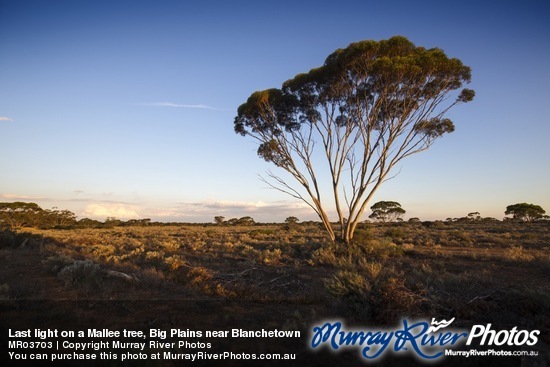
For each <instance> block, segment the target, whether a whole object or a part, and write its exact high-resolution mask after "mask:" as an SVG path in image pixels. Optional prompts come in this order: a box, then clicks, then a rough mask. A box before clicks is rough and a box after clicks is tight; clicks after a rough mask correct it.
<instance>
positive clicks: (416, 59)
mask: <svg viewBox="0 0 550 367" xmlns="http://www.w3.org/2000/svg"><path fill="white" fill-rule="evenodd" d="M470 78H471V72H470V68H469V67H468V66H465V65H463V63H462V62H461V61H460V60H458V59H456V58H449V57H447V56H446V54H445V53H444V52H443V51H442V50H441V49H438V48H432V49H426V48H423V47H417V46H415V45H414V44H413V43H412V42H410V41H409V40H408V39H406V38H405V37H401V36H397V37H392V38H390V39H388V40H382V41H362V42H357V43H352V44H350V45H349V46H348V47H347V48H345V49H338V50H336V51H335V52H333V53H332V54H331V55H329V56H328V58H327V59H326V61H325V63H324V65H323V66H321V67H318V68H315V69H312V70H310V71H309V72H307V73H303V74H299V75H296V76H295V77H294V78H293V79H290V80H288V81H286V82H285V83H284V84H283V85H282V87H281V88H280V89H278V88H274V89H267V90H263V91H258V92H254V93H252V95H251V96H250V97H249V98H248V100H247V101H246V102H245V103H244V104H242V105H241V106H240V107H239V109H238V114H237V116H236V117H235V121H234V127H235V132H237V133H238V134H241V135H243V136H244V135H248V136H251V137H253V138H254V139H256V140H257V141H258V143H259V147H258V155H259V156H260V157H262V158H263V159H265V160H266V161H268V162H271V163H273V164H275V166H277V167H279V168H281V169H283V170H284V171H286V172H287V173H288V174H290V176H291V179H290V180H288V179H285V178H283V177H282V176H279V175H276V174H274V173H271V172H269V173H268V175H269V178H268V179H265V181H266V182H267V183H268V184H270V185H271V186H272V187H273V188H276V189H278V190H280V191H282V192H284V193H287V194H289V195H291V196H293V197H295V198H298V199H300V200H302V201H304V202H305V203H307V204H308V205H309V206H310V207H311V208H312V209H313V210H314V211H315V212H316V213H317V215H318V216H319V218H320V219H321V221H322V223H323V225H324V228H325V229H326V231H327V233H328V235H329V236H330V238H331V240H333V241H335V240H340V241H343V242H345V243H350V242H351V241H352V239H353V233H354V231H355V229H356V227H357V224H358V223H359V222H360V221H361V216H362V215H363V213H364V211H365V209H366V208H367V205H368V203H369V201H370V200H371V199H372V197H373V195H374V193H375V192H376V190H377V189H378V188H379V187H380V185H381V184H382V183H383V182H384V181H386V180H388V179H389V178H391V176H390V172H391V171H392V168H394V167H395V165H396V164H397V163H399V162H400V161H401V160H402V159H404V158H406V157H408V156H410V155H412V154H415V153H418V152H421V151H424V150H426V149H428V148H429V147H430V146H431V145H432V144H433V142H434V141H435V140H436V139H437V138H439V137H441V136H442V135H444V134H446V133H450V132H452V131H454V124H453V122H452V121H451V120H450V119H449V118H448V117H447V112H448V111H449V109H450V108H452V107H453V106H455V105H457V104H459V103H463V102H469V101H471V100H472V99H473V97H474V91H472V90H470V89H462V86H463V84H464V83H469V82H470ZM327 177H328V178H327ZM289 181H295V182H294V184H292V182H289ZM295 184H297V185H295ZM325 185H326V186H325ZM327 193H329V194H328V196H330V197H331V198H332V199H331V200H330V201H331V203H330V204H327V202H326V201H325V200H326V198H325V196H327ZM331 210H332V211H335V212H336V215H337V216H338V223H339V228H337V229H336V230H335V228H334V227H333V226H332V224H331V220H330V218H329V211H331ZM337 227H338V226H337Z"/></svg>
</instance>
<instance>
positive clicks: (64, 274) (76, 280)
mask: <svg viewBox="0 0 550 367" xmlns="http://www.w3.org/2000/svg"><path fill="white" fill-rule="evenodd" d="M57 277H58V278H59V280H61V281H62V282H63V283H65V285H71V286H76V287H82V288H93V287H96V286H98V285H99V284H100V283H101V278H100V268H99V265H97V264H95V263H94V262H92V261H91V260H78V261H75V262H74V263H73V264H71V265H68V266H65V267H64V268H63V269H61V271H60V272H59V274H57Z"/></svg>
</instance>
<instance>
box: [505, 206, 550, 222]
mask: <svg viewBox="0 0 550 367" xmlns="http://www.w3.org/2000/svg"><path fill="white" fill-rule="evenodd" d="M545 213H546V211H545V210H544V209H542V207H540V206H539V205H535V204H527V203H520V204H514V205H508V206H507V207H506V211H505V212H504V214H506V215H512V216H513V218H514V219H518V220H522V221H526V222H531V221H534V220H537V219H541V218H543V217H544V214H545Z"/></svg>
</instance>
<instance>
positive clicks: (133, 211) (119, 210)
mask: <svg viewBox="0 0 550 367" xmlns="http://www.w3.org/2000/svg"><path fill="white" fill-rule="evenodd" d="M83 216H85V217H92V218H101V219H105V218H106V217H115V218H117V219H132V218H141V216H140V214H139V213H138V209H137V208H136V207H135V206H132V205H125V204H105V203H102V204H97V203H95V204H89V205H87V206H86V208H85V209H84V212H83Z"/></svg>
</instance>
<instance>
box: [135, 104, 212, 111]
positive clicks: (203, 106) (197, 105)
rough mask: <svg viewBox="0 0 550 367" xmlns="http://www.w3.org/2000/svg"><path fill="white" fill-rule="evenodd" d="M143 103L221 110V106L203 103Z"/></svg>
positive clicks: (158, 105)
mask: <svg viewBox="0 0 550 367" xmlns="http://www.w3.org/2000/svg"><path fill="white" fill-rule="evenodd" d="M145 105H146V106H154V107H175V108H198V109H203V110H222V109H221V108H217V107H212V106H208V105H204V104H180V103H173V102H155V103H147V104H145Z"/></svg>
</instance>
